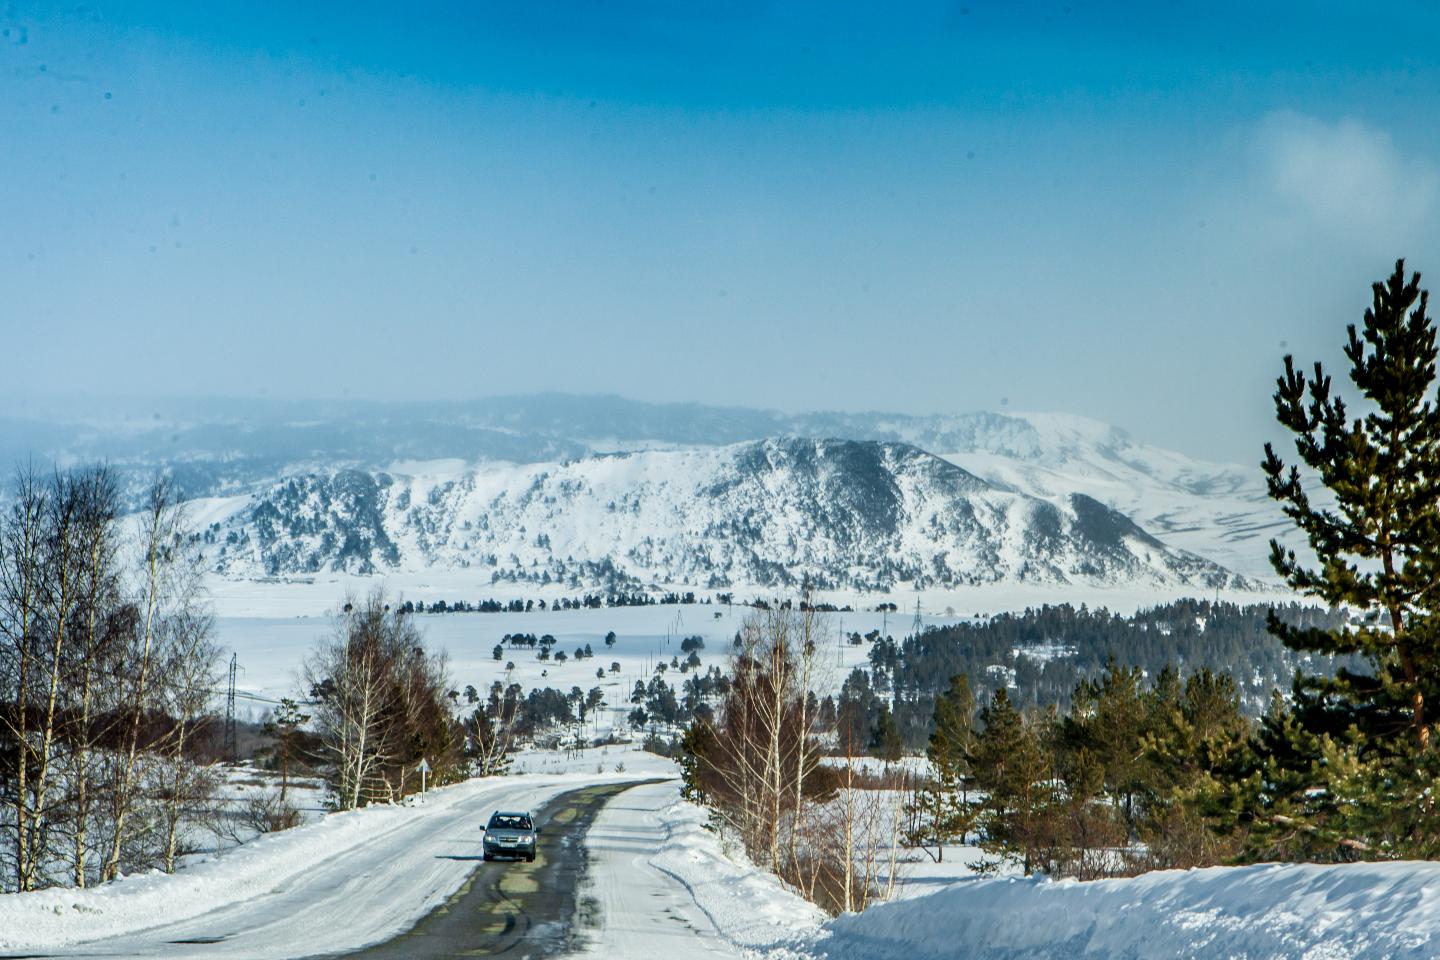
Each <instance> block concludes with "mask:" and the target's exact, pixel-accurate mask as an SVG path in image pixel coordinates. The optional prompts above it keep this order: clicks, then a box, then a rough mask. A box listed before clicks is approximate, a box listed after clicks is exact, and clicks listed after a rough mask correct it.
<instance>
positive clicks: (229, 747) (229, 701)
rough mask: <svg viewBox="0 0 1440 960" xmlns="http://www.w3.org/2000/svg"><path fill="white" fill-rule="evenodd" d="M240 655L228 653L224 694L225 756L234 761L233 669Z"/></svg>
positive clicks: (236, 666)
mask: <svg viewBox="0 0 1440 960" xmlns="http://www.w3.org/2000/svg"><path fill="white" fill-rule="evenodd" d="M239 662H240V655H239V654H238V653H231V654H230V687H229V690H228V691H227V692H226V695H225V756H226V757H228V758H229V759H230V762H231V763H234V762H235V759H236V758H235V753H236V750H235V671H236V669H237V668H238V667H239Z"/></svg>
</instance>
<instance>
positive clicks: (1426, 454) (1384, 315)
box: [1252, 261, 1440, 856]
mask: <svg viewBox="0 0 1440 960" xmlns="http://www.w3.org/2000/svg"><path fill="white" fill-rule="evenodd" d="M1404 267H1405V265H1404V261H1400V262H1398V263H1397V264H1396V266H1395V272H1394V273H1393V274H1392V275H1391V276H1390V277H1389V279H1388V280H1386V281H1384V282H1382V283H1376V284H1374V286H1373V292H1374V298H1373V303H1372V305H1371V307H1370V309H1368V310H1367V311H1366V312H1365V317H1364V322H1363V324H1362V326H1361V327H1360V328H1359V329H1358V330H1357V329H1356V327H1355V326H1354V325H1351V326H1350V327H1349V328H1348V342H1347V344H1346V346H1345V355H1346V357H1347V358H1348V359H1349V361H1350V380H1351V382H1352V383H1353V384H1354V386H1355V388H1356V389H1357V390H1358V392H1359V394H1360V398H1361V404H1360V406H1361V407H1362V409H1361V410H1360V411H1359V412H1357V413H1352V411H1351V410H1350V409H1349V408H1348V407H1347V405H1346V403H1345V401H1344V400H1343V399H1341V398H1340V397H1339V396H1338V395H1337V394H1336V393H1335V392H1334V391H1333V389H1332V383H1331V378H1330V377H1329V375H1327V374H1326V373H1325V370H1324V368H1323V367H1322V366H1321V364H1319V363H1317V364H1315V367H1314V373H1313V375H1312V376H1309V377H1307V376H1306V375H1305V374H1304V373H1303V372H1300V371H1298V370H1296V368H1295V365H1294V362H1293V360H1292V358H1291V357H1289V356H1287V357H1286V358H1285V372H1284V374H1283V375H1282V376H1281V377H1280V378H1279V380H1278V381H1277V383H1278V389H1277V391H1276V393H1275V409H1276V415H1277V417H1278V419H1279V421H1280V423H1282V424H1283V425H1284V426H1285V427H1287V428H1288V429H1289V430H1291V431H1292V432H1293V433H1294V434H1295V449H1296V452H1297V453H1298V455H1299V460H1300V464H1301V465H1303V466H1304V468H1305V472H1303V473H1302V471H1301V469H1300V465H1294V466H1287V465H1286V464H1285V463H1284V462H1283V461H1282V460H1281V459H1280V457H1279V456H1278V455H1277V454H1276V452H1275V450H1274V449H1273V448H1272V447H1271V446H1270V445H1269V444H1267V445H1266V447H1265V460H1264V469H1265V474H1266V477H1267V480H1268V486H1269V491H1270V495H1271V497H1273V498H1274V499H1276V500H1277V501H1279V502H1280V504H1281V505H1282V507H1283V509H1284V512H1285V514H1286V516H1288V517H1289V518H1290V519H1291V520H1292V521H1293V522H1294V523H1295V524H1296V526H1297V527H1298V528H1299V529H1300V531H1301V532H1302V533H1303V534H1304V535H1305V538H1306V540H1307V542H1308V544H1309V547H1310V550H1311V551H1312V552H1313V554H1314V556H1315V563H1314V564H1313V565H1312V564H1309V563H1307V562H1306V561H1304V560H1302V559H1300V558H1299V557H1298V556H1297V554H1296V552H1295V551H1294V550H1287V549H1285V548H1284V547H1282V546H1281V545H1280V543H1279V542H1278V541H1274V542H1272V543H1271V561H1272V563H1273V564H1274V567H1275V569H1276V571H1277V572H1278V573H1280V574H1281V576H1283V577H1284V578H1285V580H1286V582H1287V583H1288V584H1289V585H1290V586H1291V587H1292V588H1294V589H1296V590H1298V591H1300V592H1301V593H1304V594H1307V595H1309V596H1312V597H1315V598H1318V599H1320V600H1323V601H1324V602H1325V603H1327V604H1329V605H1331V606H1337V607H1338V606H1343V607H1346V608H1348V609H1349V610H1351V611H1352V612H1353V613H1354V614H1355V617H1354V622H1353V623H1351V624H1350V625H1347V626H1343V627H1340V628H1338V629H1333V630H1324V629H1318V628H1313V627H1312V628H1297V627H1293V626H1289V625H1286V624H1285V623H1283V622H1281V621H1280V620H1278V619H1277V618H1275V617H1273V616H1272V618H1271V629H1272V630H1273V632H1274V633H1275V634H1276V635H1277V636H1279V637H1280V639H1281V640H1283V641H1284V642H1285V644H1286V645H1287V646H1289V647H1291V648H1292V649H1296V650H1301V651H1306V652H1311V653H1317V654H1322V655H1343V654H1358V655H1361V656H1362V657H1364V659H1365V660H1366V662H1367V663H1368V665H1369V668H1368V669H1366V670H1354V671H1352V670H1344V669H1342V670H1340V671H1338V672H1337V673H1336V675H1335V676H1333V677H1326V676H1316V675H1304V674H1298V673H1297V675H1296V679H1295V684H1294V696H1293V702H1292V704H1291V706H1290V710H1289V712H1290V713H1291V714H1293V717H1291V718H1289V719H1286V718H1283V717H1279V716H1276V717H1273V718H1272V719H1271V720H1270V721H1269V722H1268V723H1267V728H1266V730H1265V734H1266V735H1265V736H1264V737H1262V738H1261V743H1260V759H1261V764H1260V768H1259V769H1257V771H1256V775H1255V780H1256V781H1257V782H1255V783H1254V795H1255V796H1256V797H1258V798H1260V799H1259V800H1258V803H1259V804H1260V806H1261V807H1262V809H1261V810H1259V811H1257V812H1256V813H1257V816H1256V820H1255V823H1254V827H1255V834H1256V836H1255V838H1254V840H1255V841H1256V842H1254V843H1252V849H1253V850H1255V852H1257V853H1258V852H1259V851H1261V850H1274V849H1275V848H1276V846H1277V844H1276V842H1275V836H1274V835H1275V834H1276V833H1277V832H1280V833H1283V834H1285V835H1288V836H1294V837H1295V838H1296V839H1301V838H1305V837H1309V838H1333V839H1334V840H1335V841H1336V843H1337V845H1338V847H1337V850H1336V851H1335V855H1336V856H1345V855H1346V854H1345V852H1344V851H1347V850H1348V851H1350V854H1351V855H1353V854H1355V853H1358V854H1359V855H1377V856H1378V855H1399V854H1404V855H1412V856H1413V855H1430V853H1431V852H1432V851H1434V850H1435V849H1436V846H1435V839H1434V838H1432V836H1431V833H1432V828H1431V827H1430V826H1429V824H1430V821H1431V820H1432V819H1433V817H1432V816H1431V814H1430V812H1429V811H1430V809H1431V808H1430V804H1431V800H1430V796H1431V794H1432V792H1433V791H1432V790H1431V789H1430V788H1431V787H1432V786H1433V785H1434V778H1435V776H1436V773H1437V772H1440V770H1437V766H1440V765H1437V764H1436V762H1435V752H1436V751H1435V750H1434V749H1433V735H1432V728H1433V723H1434V720H1435V715H1434V710H1433V708H1432V707H1431V704H1432V702H1433V701H1434V700H1435V698H1436V695H1437V693H1440V690H1437V687H1440V682H1437V681H1440V671H1437V667H1440V603H1437V600H1440V596H1437V591H1440V409H1437V403H1436V401H1437V397H1436V393H1435V374H1436V354H1437V351H1436V330H1435V326H1434V324H1433V323H1432V322H1431V320H1430V319H1429V317H1428V316H1427V315H1426V306H1427V301H1428V295H1427V293H1426V292H1425V291H1422V290H1421V289H1420V285H1419V284H1420V276H1419V274H1413V275H1411V277H1410V278H1409V279H1408V280H1407V279H1406V276H1405V269H1404ZM1312 478H1314V479H1318V481H1319V483H1320V484H1322V485H1323V486H1324V488H1325V497H1324V498H1323V499H1319V500H1312V497H1311V488H1312V487H1313V486H1314V482H1313V479H1312ZM1287 731H1290V732H1289V733H1287ZM1322 843H1328V840H1325V841H1322ZM1305 845H1306V846H1309V847H1310V849H1309V850H1308V851H1307V855H1312V856H1313V855H1316V850H1315V848H1314V846H1313V844H1310V843H1307V844H1305Z"/></svg>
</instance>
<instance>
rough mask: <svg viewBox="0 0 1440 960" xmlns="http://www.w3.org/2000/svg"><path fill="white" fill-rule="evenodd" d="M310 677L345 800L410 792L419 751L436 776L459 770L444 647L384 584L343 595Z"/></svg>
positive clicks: (321, 731)
mask: <svg viewBox="0 0 1440 960" xmlns="http://www.w3.org/2000/svg"><path fill="white" fill-rule="evenodd" d="M304 678H305V682H306V685H307V687H308V688H309V692H310V699H311V701H313V702H314V703H315V712H314V722H315V730H316V733H317V735H318V736H319V738H320V741H321V743H322V745H323V749H324V751H325V754H326V757H325V759H326V760H327V761H328V762H329V764H330V766H331V769H332V776H331V785H332V788H333V792H334V795H335V800H336V803H337V805H338V806H339V807H340V808H341V809H345V810H353V809H355V808H356V807H359V806H361V805H362V804H364V803H368V802H371V801H374V800H393V799H395V798H397V797H399V796H402V795H404V794H405V793H406V792H407V791H408V789H409V786H410V784H408V779H407V778H408V777H409V776H410V775H411V774H412V773H413V768H414V765H415V764H417V763H418V762H419V760H420V759H422V758H424V759H426V760H428V761H429V763H430V765H431V767H432V768H433V769H434V771H435V780H434V782H436V783H443V782H445V780H446V779H448V778H452V777H454V776H457V775H459V771H460V770H461V769H462V768H463V765H464V760H463V746H464V738H463V735H462V734H461V732H460V730H459V725H458V724H457V723H456V722H455V721H454V719H453V717H452V715H451V709H450V708H451V704H450V701H449V698H448V696H447V691H448V689H449V684H448V682H447V680H448V678H447V675H446V661H445V657H444V655H443V654H441V653H431V652H430V651H427V650H426V648H425V643H424V637H423V636H422V635H421V633H420V631H419V629H418V628H417V627H416V626H415V624H414V622H413V619H412V618H411V617H409V616H407V615H405V614H404V613H403V612H402V611H401V609H400V608H399V607H396V608H395V609H393V610H392V609H391V607H390V605H389V604H387V603H386V602H385V598H384V596H383V595H382V594H380V593H378V592H377V593H373V594H371V595H370V596H368V597H366V598H365V599H364V600H362V601H355V600H353V599H351V600H349V601H347V602H346V603H345V604H344V607H343V608H342V612H341V613H340V615H339V616H338V617H337V619H336V624H335V628H334V630H333V631H332V632H331V634H330V635H329V636H328V637H326V638H325V639H324V640H322V641H321V642H320V644H319V645H318V646H317V647H316V648H315V650H314V651H313V652H312V653H311V655H310V657H309V658H308V659H307V660H306V663H305V668H304Z"/></svg>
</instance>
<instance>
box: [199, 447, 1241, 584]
mask: <svg viewBox="0 0 1440 960" xmlns="http://www.w3.org/2000/svg"><path fill="white" fill-rule="evenodd" d="M200 515H201V517H200V518H201V519H202V520H203V521H204V524H205V526H204V532H203V534H202V537H203V539H204V542H205V544H206V548H207V551H208V557H209V560H210V562H211V564H212V565H213V566H214V568H215V569H216V570H217V571H218V572H220V573H222V574H224V575H227V576H242V577H255V576H275V575H281V574H304V573H314V572H319V571H325V570H328V571H344V572H351V573H371V572H382V571H387V570H423V569H435V568H440V569H457V568H461V569H474V570H475V571H476V572H477V573H478V574H480V576H481V577H482V579H483V578H484V577H485V576H487V575H488V576H489V578H490V579H491V581H492V582H499V581H506V582H527V583H542V584H548V583H555V582H559V583H564V584H568V585H571V586H574V587H577V588H581V587H596V588H601V589H605V588H610V589H621V588H627V587H632V586H636V585H642V584H680V583H683V584H691V585H696V586H701V587H710V588H722V587H728V586H733V585H739V584H745V585H756V586H777V585H795V584H798V583H799V582H800V581H801V580H802V579H806V578H808V579H810V580H811V582H812V583H814V584H815V585H816V586H818V587H822V588H850V589H860V590H876V591H889V590H894V589H896V588H898V587H899V586H900V585H901V584H904V585H906V586H917V585H918V586H944V587H957V586H965V585H974V584H981V583H994V582H1021V583H1056V584H1063V583H1095V584H1097V585H1106V584H1109V585H1114V584H1133V583H1146V584H1153V585H1157V586H1161V585H1168V586H1188V587H1193V588H1203V589H1206V590H1209V589H1215V588H1221V587H1224V588H1245V587H1246V586H1247V585H1249V582H1248V581H1247V580H1246V579H1245V578H1243V577H1239V576H1237V575H1235V574H1233V573H1232V572H1230V571H1228V570H1225V569H1224V568H1223V567H1221V566H1220V565H1218V564H1215V563H1213V562H1211V561H1208V560H1205V559H1203V558H1201V557H1199V556H1196V555H1193V554H1190V553H1188V552H1185V551H1180V550H1174V549H1172V548H1170V547H1168V546H1166V545H1165V544H1164V543H1163V542H1161V541H1160V540H1159V539H1157V538H1155V537H1154V536H1152V535H1151V534H1149V533H1148V532H1146V531H1145V530H1144V529H1143V528H1141V527H1139V526H1138V525H1136V524H1135V523H1134V522H1133V521H1131V520H1130V519H1129V518H1127V517H1125V516H1123V515H1121V514H1119V513H1118V512H1116V511H1114V510H1111V509H1110V508H1109V507H1107V506H1105V505H1104V504H1102V503H1100V502H1099V501H1097V500H1094V499H1093V498H1091V497H1088V496H1086V495H1084V494H1077V495H1075V496H1073V497H1070V498H1068V499H1066V500H1064V501H1063V502H1059V503H1057V502H1054V501H1052V500H1046V499H1040V498H1035V497H1031V496H1029V495H1026V494H1023V493H1017V492H1014V491H1009V490H1004V489H1001V488H999V487H997V486H995V485H993V484H990V483H988V482H987V481H985V480H984V479H982V478H980V477H978V476H976V475H975V474H973V473H971V472H969V471H967V470H965V469H964V468H962V467H959V466H957V465H955V464H953V463H950V462H949V461H947V460H945V459H943V458H940V457H937V456H935V455H933V454H930V453H928V452H926V451H924V450H921V449H919V448H917V447H914V446H913V445H909V444H903V443H885V442H879V441H854V440H845V439H831V440H811V439H805V438H784V439H769V440H760V441H749V442H745V443H740V444H734V445H730V446H725V447H715V448H700V449H686V450H667V451H629V452H621V453H611V454H600V455H595V456H591V457H585V458H579V459H572V460H567V461H563V462H554V463H547V464H529V465H506V464H485V465H480V466H475V467H470V468H462V469H458V470H457V469H454V468H453V467H451V468H449V469H446V470H443V471H442V472H439V473H436V474H433V475H425V474H420V473H417V474H411V475H407V474H399V473H391V472H386V471H375V472H369V471H362V470H356V469H350V468H346V469H341V470H337V471H332V472H325V473H310V474H302V475H298V476H292V477H288V478H285V479H282V480H279V481H277V482H275V483H274V484H272V485H270V486H268V487H266V488H264V489H263V490H261V491H259V492H257V493H255V494H252V495H250V496H246V497H240V498H230V499H227V500H222V501H212V502H210V503H208V504H201V505H200Z"/></svg>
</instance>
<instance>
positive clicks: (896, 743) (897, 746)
mask: <svg viewBox="0 0 1440 960" xmlns="http://www.w3.org/2000/svg"><path fill="white" fill-rule="evenodd" d="M870 749H871V750H873V751H874V752H875V756H877V757H879V758H880V759H881V760H884V761H885V762H886V763H887V764H888V763H894V762H895V761H897V760H899V759H900V757H901V755H902V754H903V753H904V752H905V742H904V740H903V739H901V737H900V726H899V725H898V724H897V723H896V722H895V715H894V714H893V713H891V712H890V708H889V707H881V708H880V713H879V715H878V716H876V717H875V728H874V729H873V730H871V731H870Z"/></svg>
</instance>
